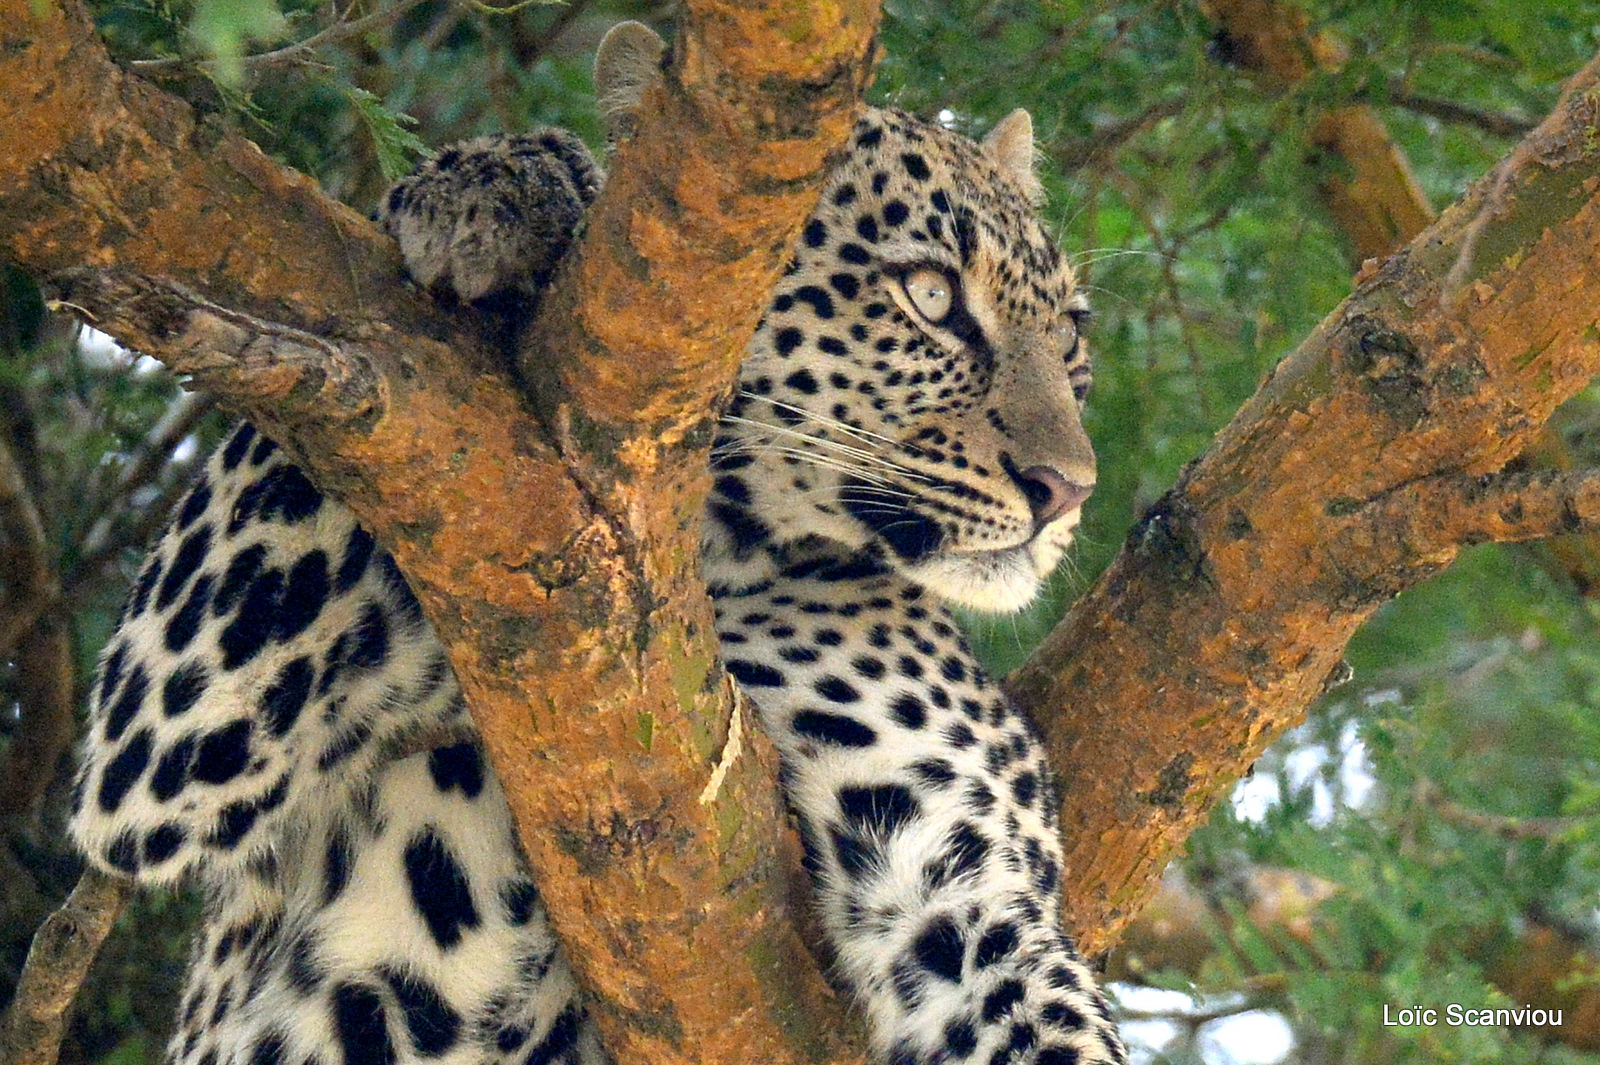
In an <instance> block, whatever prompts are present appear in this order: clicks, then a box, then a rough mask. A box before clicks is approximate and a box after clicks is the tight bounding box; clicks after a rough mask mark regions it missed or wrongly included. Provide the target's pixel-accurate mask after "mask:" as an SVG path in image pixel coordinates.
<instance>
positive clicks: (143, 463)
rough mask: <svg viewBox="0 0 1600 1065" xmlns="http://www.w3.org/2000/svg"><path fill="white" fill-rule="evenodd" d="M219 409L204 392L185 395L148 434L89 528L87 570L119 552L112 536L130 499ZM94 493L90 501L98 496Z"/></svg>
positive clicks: (84, 551) (83, 550) (84, 555)
mask: <svg viewBox="0 0 1600 1065" xmlns="http://www.w3.org/2000/svg"><path fill="white" fill-rule="evenodd" d="M216 405H217V401H216V399H215V397H213V396H211V395H208V394H206V393H203V392H185V393H183V394H182V395H180V396H179V397H178V398H177V399H175V400H174V401H173V402H172V404H171V405H170V406H168V407H167V409H166V412H165V413H163V414H162V415H161V418H160V419H159V420H158V421H157V422H156V424H155V425H153V426H151V428H150V431H149V432H147V433H146V434H145V438H144V440H143V441H142V442H141V443H140V445H139V449H138V450H137V451H136V452H134V455H133V458H132V459H131V460H130V461H129V462H128V463H127V464H126V465H124V466H123V467H122V472H121V473H120V474H119V475H118V477H117V484H116V487H115V488H114V489H113V490H112V492H111V495H110V497H109V498H108V499H106V500H104V501H103V502H102V503H101V504H100V507H99V513H98V514H97V515H96V516H95V518H94V520H93V521H92V522H91V523H90V525H89V531H88V532H87V533H86V534H85V535H84V538H83V543H82V545H81V547H80V549H79V558H80V560H81V563H82V565H83V567H84V568H86V569H87V568H92V567H93V566H95V565H97V564H98V563H99V562H101V561H103V560H104V558H105V556H107V555H109V554H111V553H113V552H115V551H117V550H119V549H120V548H121V547H122V544H121V543H112V542H111V539H112V537H111V534H112V532H113V530H114V529H115V528H116V523H117V520H118V519H119V518H120V517H121V516H122V515H123V513H124V512H125V511H126V510H127V508H128V501H129V497H130V496H131V495H132V494H133V493H134V492H135V491H137V490H138V489H140V488H142V487H144V486H145V485H147V484H149V483H151V482H152V481H154V480H155V479H156V477H157V475H158V474H159V473H160V472H161V469H162V467H164V466H166V465H167V464H169V463H170V462H171V461H172V453H173V451H175V450H176V449H177V447H178V445H180V444H182V443H183V442H184V440H186V439H187V438H188V436H189V434H190V433H192V432H193V431H194V427H195V426H196V425H197V424H199V422H200V419H201V418H204V417H205V416H206V415H207V414H209V413H210V412H211V410H212V408H214V407H215V406H216ZM98 494H99V493H98V492H91V493H90V495H91V498H92V497H93V496H95V495H98Z"/></svg>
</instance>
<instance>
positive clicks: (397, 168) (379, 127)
mask: <svg viewBox="0 0 1600 1065" xmlns="http://www.w3.org/2000/svg"><path fill="white" fill-rule="evenodd" d="M345 96H346V97H347V98H348V99H349V101H350V103H351V104H352V105H353V106H354V107H355V109H356V114H358V115H360V116H361V121H362V123H363V124H364V125H365V126H366V127H367V132H368V133H370V134H371V135H372V146H373V149H374V150H375V151H376V153H377V156H378V168H379V169H380V170H382V171H383V178H384V180H385V181H394V180H396V179H398V178H401V177H404V176H405V175H406V174H409V173H410V172H411V168H412V165H413V163H412V160H413V159H414V158H415V157H416V156H418V155H422V154H425V153H426V152H427V150H428V146H427V145H426V144H423V143H422V141H421V140H420V139H419V138H418V137H417V135H416V134H415V133H412V132H411V130H409V129H407V128H406V127H407V126H415V125H416V124H417V120H416V119H414V118H412V117H411V116H410V115H408V114H405V113H404V112H402V111H391V110H390V109H389V108H387V107H385V106H384V104H383V101H382V100H380V99H379V98H378V97H377V96H376V95H375V94H373V93H370V92H368V91H367V90H366V89H358V88H355V87H351V88H348V89H346V90H345Z"/></svg>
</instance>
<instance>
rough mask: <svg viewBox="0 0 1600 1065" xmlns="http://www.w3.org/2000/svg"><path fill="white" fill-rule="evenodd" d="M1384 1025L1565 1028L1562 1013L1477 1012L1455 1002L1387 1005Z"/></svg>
mask: <svg viewBox="0 0 1600 1065" xmlns="http://www.w3.org/2000/svg"><path fill="white" fill-rule="evenodd" d="M1383 1023H1384V1025H1386V1026H1388V1027H1392V1028H1393V1027H1399V1028H1433V1027H1435V1026H1437V1025H1439V1024H1444V1025H1447V1026H1449V1027H1451V1028H1460V1027H1463V1026H1473V1025H1504V1026H1507V1027H1510V1026H1512V1025H1534V1026H1537V1027H1550V1028H1559V1027H1561V1011H1560V1010H1546V1009H1537V1008H1535V1007H1533V1006H1510V1007H1506V1006H1502V1007H1499V1008H1496V1009H1488V1008H1484V1009H1476V1008H1473V1007H1471V1006H1463V1005H1461V1004H1460V1003H1459V1002H1452V1003H1450V1004H1449V1005H1447V1006H1445V1007H1443V1008H1442V1009H1440V1008H1438V1007H1434V1006H1390V1005H1389V1004H1388V1003H1384V1006H1383Z"/></svg>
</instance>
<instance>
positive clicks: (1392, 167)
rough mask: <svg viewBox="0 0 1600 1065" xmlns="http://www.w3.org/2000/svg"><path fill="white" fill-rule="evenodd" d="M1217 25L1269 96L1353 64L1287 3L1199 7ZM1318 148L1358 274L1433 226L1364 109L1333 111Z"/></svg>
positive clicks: (1326, 192) (1424, 201) (1231, 55)
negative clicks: (1327, 160)
mask: <svg viewBox="0 0 1600 1065" xmlns="http://www.w3.org/2000/svg"><path fill="white" fill-rule="evenodd" d="M1197 2H1198V4H1199V7H1200V10H1201V12H1202V13H1204V14H1205V16H1206V17H1207V18H1209V19H1211V20H1212V21H1213V22H1215V23H1216V24H1217V28H1218V31H1219V32H1220V33H1221V34H1222V36H1223V38H1224V40H1225V41H1226V43H1227V47H1226V55H1227V58H1228V60H1229V61H1230V62H1233V63H1234V64H1236V65H1237V66H1239V67H1240V68H1242V69H1243V70H1245V71H1247V72H1249V73H1250V74H1252V75H1254V76H1255V77H1256V78H1257V79H1258V80H1259V81H1260V82H1261V83H1262V85H1263V86H1264V87H1265V88H1267V89H1268V90H1270V91H1276V92H1288V91H1293V90H1294V89H1295V88H1296V87H1297V86H1299V85H1301V84H1302V83H1304V82H1305V81H1306V80H1307V79H1308V78H1310V77H1311V75H1312V74H1313V73H1314V72H1315V71H1316V70H1317V69H1319V68H1320V69H1324V70H1334V69H1337V68H1338V67H1339V66H1341V65H1343V63H1344V62H1345V61H1346V59H1347V58H1348V56H1347V53H1346V49H1345V47H1344V46H1343V44H1342V43H1341V42H1338V41H1335V40H1333V39H1331V38H1330V37H1329V36H1328V35H1325V34H1319V35H1313V34H1312V33H1311V31H1310V20H1309V18H1308V17H1307V16H1306V14H1305V13H1304V12H1302V11H1300V10H1299V9H1298V8H1294V7H1291V6H1289V5H1288V4H1285V3H1282V2H1281V0H1197ZM1311 139H1312V142H1313V143H1314V144H1315V145H1316V146H1317V147H1319V148H1321V149H1323V150H1325V151H1327V152H1329V153H1331V154H1332V155H1333V156H1334V157H1335V158H1336V160H1337V165H1336V166H1334V167H1330V168H1328V169H1327V170H1326V171H1325V172H1324V175H1323V178H1322V188H1321V192H1322V199H1323V202H1324V204H1326V206H1327V208H1328V212H1329V213H1330V214H1331V215H1332V216H1333V218H1334V221H1335V222H1337V223H1338V225H1339V227H1340V228H1341V229H1342V230H1343V231H1344V233H1345V235H1346V236H1347V237H1348V238H1349V240H1350V248H1351V260H1352V267H1354V266H1357V265H1359V264H1360V263H1362V262H1363V261H1364V260H1367V259H1371V258H1376V257H1379V256H1383V255H1387V254H1389V253H1390V252H1391V251H1393V250H1394V248H1395V247H1396V246H1397V245H1398V244H1400V243H1401V242H1402V241H1405V240H1409V239H1410V238H1411V237H1413V236H1415V235H1416V234H1417V233H1419V232H1421V230H1422V229H1423V228H1424V227H1425V226H1427V225H1428V224H1429V223H1430V222H1432V221H1433V207H1432V205H1430V204H1429V203H1428V198H1427V197H1426V196H1425V195H1423V192H1422V187H1421V185H1419V184H1418V183H1417V179H1416V175H1414V174H1413V173H1412V172H1411V164H1410V163H1409V162H1408V161H1407V159H1406V157H1405V155H1404V153H1402V152H1401V151H1400V149H1399V147H1398V146H1397V145H1395V143H1394V141H1393V140H1392V139H1391V138H1390V136H1389V131H1388V130H1387V129H1386V128H1385V127H1384V125H1383V121H1382V120H1381V119H1380V118H1378V116H1377V114H1376V113H1375V112H1374V111H1373V110H1372V108H1370V107H1368V106H1366V105H1365V104H1351V105H1348V106H1344V107H1335V108H1330V109H1328V110H1327V111H1325V112H1324V113H1323V114H1321V115H1320V116H1319V117H1318V118H1317V122H1316V125H1315V126H1314V127H1313V129H1312V133H1311Z"/></svg>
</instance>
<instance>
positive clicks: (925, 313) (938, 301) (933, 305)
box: [900, 266, 956, 325]
mask: <svg viewBox="0 0 1600 1065" xmlns="http://www.w3.org/2000/svg"><path fill="white" fill-rule="evenodd" d="M900 284H901V286H902V287H903V288H904V289H905V290H906V298H907V299H909V300H910V301H911V306H913V307H915V308H916V309H917V313H918V314H920V315H922V317H924V318H926V319H927V320H928V321H930V322H932V323H933V324H934V325H938V324H939V323H940V322H942V321H944V320H945V319H946V318H948V317H949V316H950V311H951V310H952V309H953V308H954V307H955V303H956V287H955V285H954V284H952V283H951V281H950V278H949V276H948V275H947V274H945V273H944V272H943V271H942V270H935V269H933V268H932V267H928V266H924V267H921V268H919V269H916V270H913V271H911V273H909V274H907V275H906V276H905V280H903V281H902V282H901V283H900Z"/></svg>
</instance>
